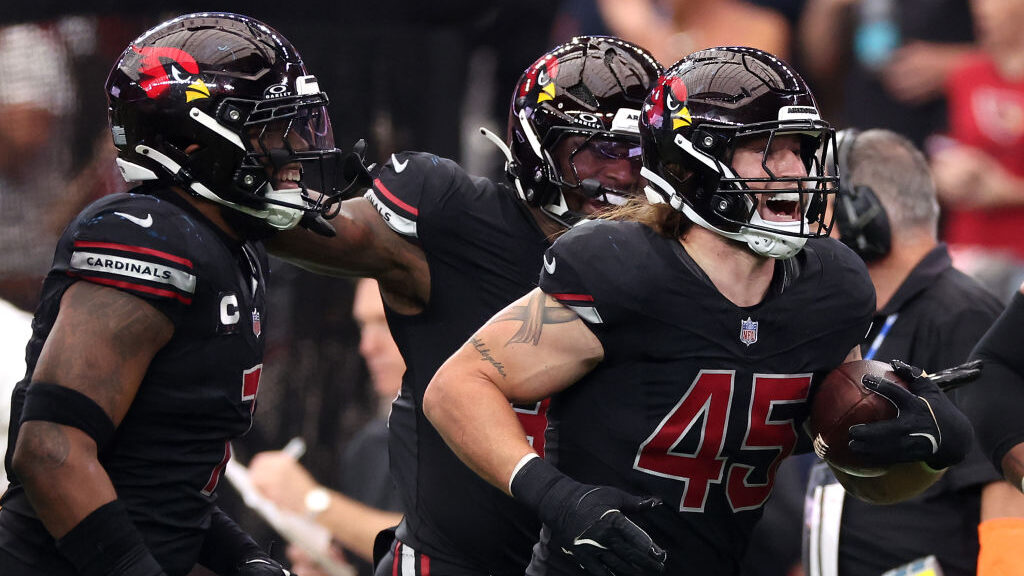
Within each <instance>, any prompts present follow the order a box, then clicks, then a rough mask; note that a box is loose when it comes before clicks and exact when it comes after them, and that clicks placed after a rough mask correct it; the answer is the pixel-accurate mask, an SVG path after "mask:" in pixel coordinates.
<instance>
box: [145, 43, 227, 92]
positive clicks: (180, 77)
mask: <svg viewBox="0 0 1024 576" xmlns="http://www.w3.org/2000/svg"><path fill="white" fill-rule="evenodd" d="M132 50H134V51H135V53H136V54H138V55H139V56H140V57H141V60H140V61H139V74H140V75H141V76H140V78H141V80H140V81H139V87H140V88H142V89H143V90H144V91H145V92H146V96H148V97H149V98H151V99H154V100H155V99H158V98H161V97H163V96H164V95H165V94H167V93H168V92H169V91H171V90H181V89H182V88H183V89H184V97H185V101H186V102H191V101H193V100H199V99H202V98H209V97H210V89H209V88H208V87H207V86H206V83H205V82H203V80H202V78H200V77H199V64H197V63H196V59H195V58H193V57H192V55H191V54H189V53H187V52H185V51H183V50H179V49H178V48H171V47H161V46H142V47H139V46H132ZM179 87H180V88H179Z"/></svg>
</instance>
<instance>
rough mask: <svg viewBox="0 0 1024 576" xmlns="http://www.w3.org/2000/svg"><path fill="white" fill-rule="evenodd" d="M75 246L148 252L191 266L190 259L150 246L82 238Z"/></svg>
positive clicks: (140, 252) (151, 254) (138, 252)
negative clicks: (93, 240) (144, 246)
mask: <svg viewBox="0 0 1024 576" xmlns="http://www.w3.org/2000/svg"><path fill="white" fill-rule="evenodd" d="M75 248H107V249H109V250H121V251H123V252H135V253H136V254H149V255H150V256H157V257H160V258H163V259H164V260H169V261H171V262H174V263H176V264H181V265H183V266H188V267H189V268H191V267H192V261H191V260H188V259H186V258H182V257H180V256H175V255H174V254H168V253H167V252H161V251H159V250H153V249H152V248H143V247H142V246H129V245H127V244H114V243H113V242H85V241H82V240H76V241H75Z"/></svg>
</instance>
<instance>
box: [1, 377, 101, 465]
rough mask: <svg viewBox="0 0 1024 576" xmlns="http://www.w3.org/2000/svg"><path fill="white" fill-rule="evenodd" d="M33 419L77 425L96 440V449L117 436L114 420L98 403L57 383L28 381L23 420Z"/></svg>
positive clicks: (99, 450) (97, 450)
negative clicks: (30, 382)
mask: <svg viewBox="0 0 1024 576" xmlns="http://www.w3.org/2000/svg"><path fill="white" fill-rule="evenodd" d="M30 420H43V421H46V422H53V423H55V424H63V425H64V426H71V427H72V428H78V429H79V430H81V431H82V432H85V433H86V434H88V435H89V437H90V438H92V440H93V442H95V443H96V452H102V451H103V448H105V447H106V445H107V443H109V442H110V439H111V438H112V437H113V436H114V423H113V422H112V421H111V420H110V416H108V415H107V413H106V411H104V410H103V408H100V406H99V404H96V402H95V401H94V400H93V399H92V398H89V397H88V396H86V395H85V394H82V393H81V392H79V391H78V390H73V389H71V388H68V387H67V386H60V385H58V384H48V383H46V382H33V383H32V384H30V385H29V387H28V391H27V392H26V393H25V405H24V407H23V408H22V410H21V421H22V422H28V421H30Z"/></svg>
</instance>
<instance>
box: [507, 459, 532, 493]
mask: <svg viewBox="0 0 1024 576" xmlns="http://www.w3.org/2000/svg"><path fill="white" fill-rule="evenodd" d="M534 458H540V456H538V455H537V453H536V452H530V453H529V454H527V455H526V456H523V457H522V458H521V459H520V460H519V463H518V464H516V467H515V468H513V469H512V475H511V476H509V477H508V493H509V494H512V481H513V480H515V478H516V475H517V474H519V471H520V470H522V469H523V466H526V464H527V462H529V461H530V460H533V459H534Z"/></svg>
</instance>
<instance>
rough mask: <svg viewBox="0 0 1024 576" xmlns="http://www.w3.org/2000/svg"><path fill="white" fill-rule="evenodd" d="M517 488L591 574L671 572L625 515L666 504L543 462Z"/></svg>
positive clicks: (530, 466)
mask: <svg viewBox="0 0 1024 576" xmlns="http://www.w3.org/2000/svg"><path fill="white" fill-rule="evenodd" d="M511 489H512V494H513V495H514V496H515V497H516V499H517V500H520V501H521V502H523V503H525V504H526V505H527V506H529V507H530V508H532V509H533V510H534V512H536V513H537V515H538V516H539V517H540V519H541V521H543V522H544V524H545V525H546V526H547V527H548V529H549V530H551V540H552V543H553V544H556V545H558V546H560V547H561V548H562V551H563V552H565V553H566V554H569V555H571V556H572V558H573V559H574V560H575V561H576V563H577V564H579V565H580V566H581V567H582V568H583V569H584V570H586V571H587V572H588V573H590V574H595V575H599V576H630V575H636V576H640V575H643V574H653V573H660V572H662V571H663V570H664V569H665V557H666V554H665V551H664V550H662V549H661V548H660V547H659V546H658V545H657V544H655V543H654V541H653V540H651V537H650V536H648V534H647V532H644V531H643V529H642V528H640V527H639V526H637V525H636V524H634V523H633V522H632V521H631V520H630V519H629V518H627V517H626V515H625V513H627V512H638V511H640V510H647V509H650V508H653V507H654V506H657V505H658V504H661V501H660V500H658V499H657V498H642V497H639V496H633V495H631V494H627V493H626V492H623V491H622V490H619V489H617V488H612V487H611V486H589V485H586V484H581V483H579V482H576V481H575V480H573V479H572V478H569V477H568V476H566V475H564V474H562V473H561V472H559V471H558V470H557V469H555V467H554V466H552V465H551V464H548V463H547V462H545V461H544V460H542V459H540V458H534V459H532V460H530V461H529V462H527V463H526V464H525V465H524V466H523V467H522V469H520V470H519V472H518V473H516V475H515V478H514V479H513V480H512V486H511Z"/></svg>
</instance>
